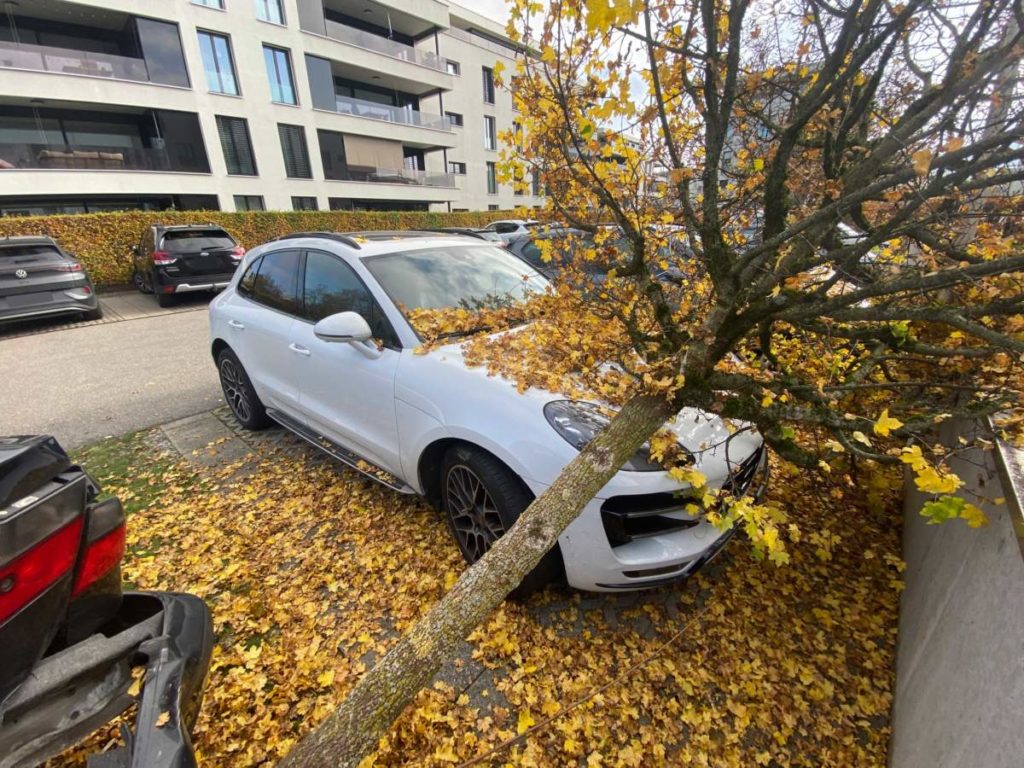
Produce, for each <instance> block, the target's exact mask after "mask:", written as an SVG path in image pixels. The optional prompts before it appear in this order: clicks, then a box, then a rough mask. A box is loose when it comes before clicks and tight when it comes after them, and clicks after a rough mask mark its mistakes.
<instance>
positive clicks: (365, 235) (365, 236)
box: [345, 229, 437, 240]
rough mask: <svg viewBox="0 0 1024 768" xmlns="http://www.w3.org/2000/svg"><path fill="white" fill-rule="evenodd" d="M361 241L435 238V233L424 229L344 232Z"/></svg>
mask: <svg viewBox="0 0 1024 768" xmlns="http://www.w3.org/2000/svg"><path fill="white" fill-rule="evenodd" d="M345 234H346V235H348V236H349V237H358V238H360V239H361V240H401V239H403V238H407V237H437V232H431V231H429V230H425V229H371V230H368V231H365V232H346V233H345Z"/></svg>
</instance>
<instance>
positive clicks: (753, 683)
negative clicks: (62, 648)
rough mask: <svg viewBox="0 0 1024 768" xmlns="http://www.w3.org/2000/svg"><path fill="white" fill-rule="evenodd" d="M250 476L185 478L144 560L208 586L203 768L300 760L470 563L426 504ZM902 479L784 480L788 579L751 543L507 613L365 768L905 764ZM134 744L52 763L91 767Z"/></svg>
mask: <svg viewBox="0 0 1024 768" xmlns="http://www.w3.org/2000/svg"><path fill="white" fill-rule="evenodd" d="M237 469H238V468H237V467H229V468H227V469H225V471H224V472H223V473H222V474H221V475H220V476H219V477H218V478H213V479H212V480H209V479H208V480H207V481H205V482H204V483H202V484H201V485H199V486H192V487H187V486H183V485H180V484H177V483H172V484H170V487H168V488H167V489H166V492H165V494H164V495H163V496H162V497H161V498H159V499H157V500H155V501H154V502H153V503H152V504H150V505H149V506H148V507H147V508H145V509H143V510H141V511H139V512H137V513H135V514H133V515H132V516H131V517H130V520H129V549H130V552H129V555H128V557H127V558H126V562H125V576H126V578H127V579H129V580H131V581H132V582H134V583H135V584H137V586H138V587H139V588H142V589H174V590H184V591H189V592H194V593H197V594H199V595H201V596H202V597H204V598H205V599H206V600H207V601H208V603H209V605H210V607H211V609H212V610H213V615H214V624H215V631H216V636H217V645H216V647H215V649H214V655H213V662H212V666H211V669H210V674H209V678H208V681H207V691H206V698H205V702H204V705H203V713H202V716H201V717H200V720H199V723H198V726H197V731H196V745H197V748H198V751H199V753H200V759H201V763H202V764H203V765H205V766H225V767H227V766H230V767H231V768H239V767H241V766H253V765H265V764H270V763H273V762H274V761H275V760H276V759H278V758H279V757H280V756H281V755H283V754H285V753H286V752H287V751H288V750H289V748H290V747H291V746H292V745H293V744H294V743H295V741H296V740H297V739H298V738H300V737H301V736H302V735H303V734H305V733H306V732H307V731H309V730H310V729H311V728H312V727H313V725H315V724H316V723H317V722H318V721H319V720H320V719H322V718H323V717H324V716H325V715H326V714H327V713H328V712H329V711H330V710H331V708H332V707H333V706H334V705H335V704H336V703H337V702H339V701H340V700H341V699H342V698H343V697H344V696H345V694H346V692H347V691H348V690H349V689H350V688H351V687H352V686H353V685H354V683H355V682H356V680H357V679H358V678H359V676H360V675H361V674H362V673H363V672H364V671H365V670H366V669H367V668H368V667H369V666H370V665H372V664H373V663H374V661H375V660H376V659H378V658H379V657H380V655H381V654H383V653H385V652H386V651H387V650H388V647H389V646H390V645H391V643H392V642H393V641H394V640H395V639H396V638H397V637H398V634H399V633H401V632H402V631H404V630H405V629H406V628H407V627H408V626H409V625H410V624H411V622H413V621H415V620H416V619H417V618H418V617H419V616H420V615H422V614H423V613H424V612H425V611H426V610H427V609H428V608H429V607H430V606H431V604H432V603H434V602H435V601H436V600H437V599H438V598H439V597H440V596H441V595H442V593H443V592H444V590H445V588H446V586H448V585H450V584H452V583H453V582H454V580H455V579H456V577H457V575H458V573H459V572H460V571H461V569H462V568H463V567H464V564H463V562H462V560H461V558H460V556H459V554H458V552H457V550H456V547H455V545H454V543H453V542H452V541H451V539H450V537H449V534H448V532H447V530H446V528H445V526H444V524H443V522H442V520H441V518H440V516H439V515H438V514H437V513H436V512H435V511H434V510H433V509H431V508H429V507H428V506H427V505H426V504H425V503H424V502H422V501H420V500H418V499H415V498H413V497H409V496H403V495H400V494H397V493H394V492H392V491H389V490H387V489H385V488H382V487H380V486H378V485H376V484H374V483H372V481H370V480H368V479H366V478H363V477H360V476H358V475H356V474H355V473H353V472H348V471H342V470H340V469H338V468H337V467H336V466H335V465H333V464H331V463H329V462H325V461H322V460H318V461H315V460H310V459H308V458H305V457H304V456H303V455H299V456H298V457H296V456H294V455H291V454H285V453H281V452H276V449H269V448H268V449H267V450H266V455H265V456H264V458H263V459H262V461H261V462H259V463H258V464H256V465H255V466H254V468H253V469H252V471H251V472H250V473H248V474H242V475H239V474H238V472H237ZM780 471H781V472H785V470H780ZM233 472H234V473H235V474H234V475H233V476H232V475H231V473H233ZM130 473H131V468H130V467H129V468H128V469H127V470H126V472H125V477H126V481H125V482H126V483H127V478H129V477H130V476H131V474H130ZM232 477H234V479H231V478H232ZM895 480H896V477H895V475H875V476H873V477H872V478H869V479H866V480H865V479H864V478H862V483H861V485H862V486H863V489H861V488H858V487H855V486H854V485H853V484H851V485H850V486H848V487H839V486H823V485H821V482H820V481H819V480H816V479H815V478H813V477H811V476H810V475H809V474H808V473H796V472H792V473H788V474H785V475H784V476H781V475H780V476H777V477H776V478H775V480H774V482H773V483H772V488H773V490H772V495H773V499H772V500H773V501H774V502H776V503H777V504H780V505H782V506H784V507H785V508H786V509H787V510H788V512H789V513H790V516H791V518H792V519H798V520H800V523H801V526H800V529H801V531H803V532H804V535H803V537H802V538H801V539H800V540H799V541H797V542H795V543H793V544H792V546H791V549H790V553H791V557H792V560H791V562H790V564H789V565H787V566H784V567H775V566H772V565H768V564H766V563H763V562H758V561H756V560H755V559H754V558H753V557H752V556H751V550H750V547H749V545H747V544H746V542H745V541H744V540H742V539H741V538H740V537H737V538H736V539H734V540H733V542H732V543H731V544H730V546H729V547H728V548H727V550H726V552H725V554H724V555H723V556H722V557H721V558H720V559H719V560H718V561H716V563H715V564H714V565H713V566H712V567H711V568H709V569H708V570H707V571H705V572H704V573H703V574H702V575H700V576H699V577H697V578H695V579H693V580H691V581H690V582H689V583H688V584H684V585H674V586H670V587H667V588H663V589H659V590H655V591H651V592H646V593H635V594H631V595H593V594H584V593H579V592H570V591H561V592H558V591H554V592H549V593H546V594H544V595H541V596H538V597H535V598H534V599H533V600H531V601H530V602H529V603H527V604H525V605H524V604H516V603H506V604H505V605H503V606H502V607H501V608H499V609H498V610H497V611H495V613H494V614H493V615H492V616H491V617H490V619H489V620H488V621H487V622H486V623H485V624H484V625H483V626H481V627H480V628H478V629H477V631H476V632H474V633H473V635H472V636H471V637H470V638H469V640H468V642H467V643H466V644H465V645H464V647H463V648H460V649H459V650H458V654H457V656H458V658H457V660H456V661H455V662H453V663H452V664H450V665H448V667H446V668H445V670H444V671H443V673H442V675H441V679H440V681H439V682H437V683H436V684H435V685H434V687H433V688H432V689H430V690H427V691H424V692H422V693H421V694H420V695H419V697H418V698H417V699H416V701H415V705H414V706H412V707H410V708H409V709H408V710H407V711H406V712H405V714H404V715H403V717H402V718H401V719H400V720H399V721H398V723H396V725H395V726H394V727H393V728H392V730H391V731H390V733H389V734H388V736H387V737H386V738H385V739H384V740H383V741H382V743H381V747H380V750H379V752H378V754H377V755H376V756H375V757H374V758H372V760H368V761H367V764H368V765H370V764H372V765H382V766H397V765H406V766H445V765H447V766H450V765H459V764H462V763H464V762H466V761H468V760H471V759H473V758H474V757H477V756H484V755H488V753H490V752H491V750H493V749H495V748H498V751H497V752H496V753H494V754H492V755H490V756H489V757H486V758H485V759H483V760H482V761H481V762H480V763H479V764H482V765H506V764H512V765H543V766H547V765H581V766H588V767H590V768H592V767H593V766H620V765H621V766H645V767H646V766H658V765H697V766H730V765H735V766H756V765H764V766H785V765H807V766H811V765H813V766H851V765H858V766H866V765H878V766H881V765H884V764H885V762H886V744H887V741H888V736H889V726H888V713H889V708H890V700H891V691H892V685H893V654H894V647H895V639H896V619H897V604H898V595H899V589H900V581H899V571H900V570H901V567H902V566H901V563H900V561H899V559H898V557H897V554H898V547H899V523H898V521H899V514H898V511H897V506H898V498H897V494H896V492H895V490H894V488H895V486H896V482H895ZM107 485H108V489H109V490H112V491H114V492H117V490H118V481H117V480H116V479H115V480H114V481H112V482H111V481H108V484H107ZM602 686H603V687H602ZM581 702H582V703H581ZM115 734H116V730H115V728H114V727H113V726H112V727H110V728H108V729H106V730H105V731H103V732H101V733H100V734H97V735H96V736H94V737H93V738H92V739H91V740H90V741H89V742H87V743H86V744H85V745H82V746H80V747H79V748H77V749H76V750H74V751H73V752H71V753H68V754H67V755H65V756H64V757H63V758H61V759H60V760H57V761H54V762H55V764H56V765H60V766H70V765H81V764H82V763H83V762H84V755H85V754H86V753H87V752H88V751H95V750H96V749H98V748H103V747H105V746H109V745H110V744H112V743H114V740H115V739H116V736H115ZM519 735H522V738H521V739H520V740H519V741H517V742H515V743H513V744H511V745H507V746H501V745H503V744H504V743H505V742H506V741H509V740H512V739H514V738H515V737H517V736H519Z"/></svg>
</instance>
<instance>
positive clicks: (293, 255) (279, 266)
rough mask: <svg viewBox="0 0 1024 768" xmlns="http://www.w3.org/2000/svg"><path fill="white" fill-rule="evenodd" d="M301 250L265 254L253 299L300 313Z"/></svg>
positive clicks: (291, 313) (290, 312)
mask: <svg viewBox="0 0 1024 768" xmlns="http://www.w3.org/2000/svg"><path fill="white" fill-rule="evenodd" d="M301 253H302V252H301V251H274V252H273V253H268V254H265V255H264V256H263V259H262V261H261V263H260V268H259V272H258V274H257V275H256V280H255V282H254V283H253V287H252V299H253V301H258V302H259V303H260V304H266V305H267V306H268V307H272V308H273V309H278V310H280V311H281V312H287V313H288V314H289V315H298V314H299V300H298V295H297V294H298V283H299V256H300V255H301Z"/></svg>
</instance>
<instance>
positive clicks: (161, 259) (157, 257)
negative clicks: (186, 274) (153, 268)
mask: <svg viewBox="0 0 1024 768" xmlns="http://www.w3.org/2000/svg"><path fill="white" fill-rule="evenodd" d="M177 260H178V257H177V256H172V255H171V254H169V253H168V252H167V251H153V263H154V264H156V265H157V266H158V267H162V266H164V265H165V264H173V263H174V262H176V261H177Z"/></svg>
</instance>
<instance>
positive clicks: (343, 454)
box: [267, 408, 416, 493]
mask: <svg viewBox="0 0 1024 768" xmlns="http://www.w3.org/2000/svg"><path fill="white" fill-rule="evenodd" d="M267 415H268V416H270V418H272V419H273V420H274V421H276V422H277V423H278V424H280V425H281V426H282V427H284V428H285V429H287V430H288V431H289V432H292V433H294V434H296V435H298V436H299V437H301V438H302V439H303V440H305V441H306V442H307V443H309V444H310V445H313V446H316V447H317V448H319V449H320V450H321V451H323V452H324V453H326V454H327V455H328V456H330V457H331V458H333V459H336V460H337V461H340V462H341V463H342V464H344V465H345V466H347V467H349V468H351V469H354V470H355V471H356V472H359V473H360V474H363V475H366V476H367V477H368V478H370V479H371V480H376V481H377V482H378V483H380V484H381V485H384V486H387V487H388V488H390V489H391V490H393V491H398V492H399V493H416V491H415V490H414V489H413V488H412V487H411V486H409V485H406V484H405V483H404V482H402V480H401V479H399V478H397V477H395V475H393V474H392V473H391V472H388V471H387V470H386V469H382V468H381V467H378V466H377V465H376V464H374V463H373V462H372V461H368V460H367V459H364V458H363V457H362V456H360V455H358V454H356V453H353V452H352V451H350V450H349V449H348V448H345V447H344V446H342V445H339V444H338V443H336V442H334V441H333V440H331V439H330V438H329V437H325V436H324V435H321V434H319V433H318V432H316V431H315V430H312V429H310V428H309V427H307V426H306V425H304V424H300V423H299V422H297V421H296V420H295V419H293V418H291V417H290V416H288V415H287V414H285V413H282V412H281V411H279V410H277V409H276V408H267Z"/></svg>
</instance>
